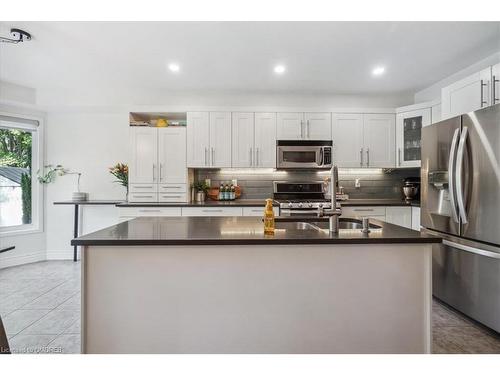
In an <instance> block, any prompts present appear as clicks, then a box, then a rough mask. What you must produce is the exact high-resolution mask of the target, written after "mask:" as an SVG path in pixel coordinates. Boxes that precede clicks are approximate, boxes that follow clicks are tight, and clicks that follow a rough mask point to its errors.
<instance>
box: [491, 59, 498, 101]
mask: <svg viewBox="0 0 500 375" xmlns="http://www.w3.org/2000/svg"><path fill="white" fill-rule="evenodd" d="M498 103H500V63H499V64H496V65H493V66H492V67H491V105H495V104H498Z"/></svg>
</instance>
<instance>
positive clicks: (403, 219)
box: [342, 206, 420, 230]
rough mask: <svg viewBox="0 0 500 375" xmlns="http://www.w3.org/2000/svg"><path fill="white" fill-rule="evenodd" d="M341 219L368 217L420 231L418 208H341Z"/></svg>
mask: <svg viewBox="0 0 500 375" xmlns="http://www.w3.org/2000/svg"><path fill="white" fill-rule="evenodd" d="M342 217H353V218H357V219H361V218H363V217H369V218H373V219H377V220H381V221H385V222H387V223H391V224H395V225H399V226H402V227H405V228H408V229H413V230H420V207H406V206H385V207H384V206H356V207H342Z"/></svg>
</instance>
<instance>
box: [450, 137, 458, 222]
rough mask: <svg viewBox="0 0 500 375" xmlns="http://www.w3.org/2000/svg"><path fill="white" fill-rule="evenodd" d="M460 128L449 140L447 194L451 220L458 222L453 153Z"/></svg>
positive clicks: (454, 152)
mask: <svg viewBox="0 0 500 375" xmlns="http://www.w3.org/2000/svg"><path fill="white" fill-rule="evenodd" d="M459 134H460V129H455V133H454V134H453V139H452V141H451V149H450V159H449V160H448V195H449V197H450V204H451V216H452V217H453V221H454V222H455V223H458V213H457V202H456V201H455V154H456V150H457V142H458V135H459Z"/></svg>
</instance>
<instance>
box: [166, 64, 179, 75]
mask: <svg viewBox="0 0 500 375" xmlns="http://www.w3.org/2000/svg"><path fill="white" fill-rule="evenodd" d="M168 69H170V71H171V72H175V73H177V72H178V71H179V70H180V69H181V67H180V66H179V64H176V63H170V64H168Z"/></svg>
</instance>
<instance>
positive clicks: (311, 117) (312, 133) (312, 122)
mask: <svg viewBox="0 0 500 375" xmlns="http://www.w3.org/2000/svg"><path fill="white" fill-rule="evenodd" d="M304 121H305V125H304V135H305V139H313V140H321V141H329V140H331V139H332V114H331V113H305V114H304Z"/></svg>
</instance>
